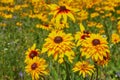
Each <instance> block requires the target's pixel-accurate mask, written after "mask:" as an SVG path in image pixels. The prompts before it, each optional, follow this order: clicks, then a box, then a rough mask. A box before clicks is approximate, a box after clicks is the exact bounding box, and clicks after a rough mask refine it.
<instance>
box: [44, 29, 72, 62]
mask: <svg viewBox="0 0 120 80" xmlns="http://www.w3.org/2000/svg"><path fill="white" fill-rule="evenodd" d="M72 40H73V37H72V36H71V34H66V33H64V32H63V31H60V30H58V31H57V30H53V31H52V32H51V33H50V34H49V35H48V38H47V39H45V41H46V42H45V44H44V45H43V48H42V53H45V52H48V56H50V55H53V57H54V60H57V59H58V62H60V63H62V62H63V58H64V55H65V56H67V57H68V60H69V61H70V62H72V59H73V58H74V52H73V51H72V49H71V48H73V46H74V43H73V42H72Z"/></svg>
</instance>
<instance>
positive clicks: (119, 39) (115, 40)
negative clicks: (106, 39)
mask: <svg viewBox="0 0 120 80" xmlns="http://www.w3.org/2000/svg"><path fill="white" fill-rule="evenodd" d="M111 38H112V40H111V41H112V43H113V44H116V43H119V42H120V36H119V34H117V33H113V34H112V35H111Z"/></svg>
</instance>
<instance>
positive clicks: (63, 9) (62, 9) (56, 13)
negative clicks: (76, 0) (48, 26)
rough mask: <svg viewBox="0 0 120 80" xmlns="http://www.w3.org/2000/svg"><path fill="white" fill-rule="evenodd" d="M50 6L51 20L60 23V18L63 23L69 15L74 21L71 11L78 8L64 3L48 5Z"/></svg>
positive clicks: (73, 11) (75, 10)
mask: <svg viewBox="0 0 120 80" xmlns="http://www.w3.org/2000/svg"><path fill="white" fill-rule="evenodd" d="M48 6H49V7H50V10H51V12H50V14H51V15H53V18H52V21H53V22H54V21H55V22H57V23H60V22H61V19H62V21H63V22H64V23H66V22H67V17H69V18H70V19H71V20H72V21H73V22H75V17H74V15H73V13H75V12H77V11H79V10H78V9H75V8H72V7H70V6H68V5H66V4H62V5H61V4H60V5H57V4H51V5H48Z"/></svg>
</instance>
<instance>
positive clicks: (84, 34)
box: [75, 23, 90, 46]
mask: <svg viewBox="0 0 120 80" xmlns="http://www.w3.org/2000/svg"><path fill="white" fill-rule="evenodd" d="M88 37H90V33H89V32H88V31H86V30H85V28H84V26H83V25H82V23H80V31H79V32H77V33H76V34H75V40H76V41H77V46H80V45H81V43H82V41H83V40H84V39H85V38H88Z"/></svg>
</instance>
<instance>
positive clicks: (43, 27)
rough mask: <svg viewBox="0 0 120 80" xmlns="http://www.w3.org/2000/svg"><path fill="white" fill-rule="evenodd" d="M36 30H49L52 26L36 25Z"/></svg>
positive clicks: (46, 24) (45, 24)
mask: <svg viewBox="0 0 120 80" xmlns="http://www.w3.org/2000/svg"><path fill="white" fill-rule="evenodd" d="M36 28H42V29H45V30H51V29H52V25H51V24H48V23H43V24H36Z"/></svg>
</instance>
